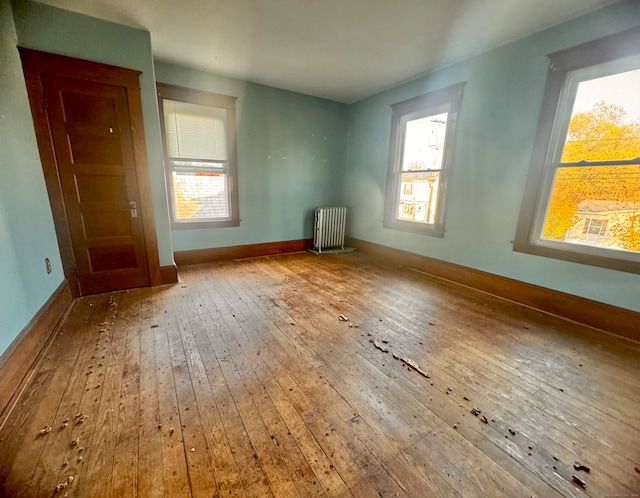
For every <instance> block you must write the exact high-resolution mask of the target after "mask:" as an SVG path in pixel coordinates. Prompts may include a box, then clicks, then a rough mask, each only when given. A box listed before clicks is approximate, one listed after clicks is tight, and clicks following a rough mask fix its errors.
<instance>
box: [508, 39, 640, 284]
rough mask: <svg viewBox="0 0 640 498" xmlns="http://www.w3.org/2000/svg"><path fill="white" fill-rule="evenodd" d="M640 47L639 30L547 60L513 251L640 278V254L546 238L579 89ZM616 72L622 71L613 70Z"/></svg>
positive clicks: (621, 62)
mask: <svg viewBox="0 0 640 498" xmlns="http://www.w3.org/2000/svg"><path fill="white" fill-rule="evenodd" d="M638 47H640V28H633V29H630V30H627V31H623V32H621V33H618V34H615V35H611V36H608V37H605V38H600V39H597V40H593V41H591V42H588V43H585V44H583V45H579V46H577V47H572V48H569V49H565V50H562V51H560V52H556V53H554V54H550V55H549V56H548V57H549V59H550V61H551V63H550V66H549V74H548V77H547V85H546V87H545V92H544V97H543V102H542V108H541V111H540V120H539V123H538V131H537V134H536V140H535V144H534V149H533V153H532V156H531V166H530V168H529V175H528V177H527V183H526V187H525V193H524V197H523V202H522V207H521V209H520V217H519V220H518V227H517V231H516V237H515V240H514V244H513V249H514V251H518V252H524V253H528V254H535V255H539V256H545V257H550V258H556V259H562V260H566V261H573V262H577V263H582V264H587V265H592V266H600V267H604V268H612V269H616V270H621V271H627V272H632V273H640V255H639V254H636V253H632V252H627V251H618V250H612V249H608V248H600V247H594V246H588V245H580V244H569V243H565V242H561V241H553V240H546V239H543V238H541V233H542V226H543V224H544V217H545V215H546V208H547V204H548V202H549V198H550V195H551V187H552V183H553V176H554V174H555V170H556V168H557V164H556V163H557V162H558V161H559V159H558V158H559V157H560V155H561V149H562V146H563V145H564V139H565V137H566V130H567V128H568V125H569V121H570V119H571V110H572V107H573V102H574V99H575V94H576V91H577V85H578V83H579V82H580V81H583V80H585V79H589V78H590V77H594V71H604V70H606V69H605V68H608V69H609V70H610V73H611V74H613V73H617V72H621V71H623V70H624V69H620V68H621V67H622V66H620V64H627V63H628V60H629V58H632V57H634V58H635V57H636V56H640V49H639V48H638ZM623 59H627V60H623ZM616 66H617V67H618V69H614V68H616ZM598 75H599V73H598ZM554 161H555V162H556V163H554ZM554 164H556V165H554ZM596 165H597V162H596ZM585 166H593V164H586V165H585Z"/></svg>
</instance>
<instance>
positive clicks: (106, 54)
mask: <svg viewBox="0 0 640 498" xmlns="http://www.w3.org/2000/svg"><path fill="white" fill-rule="evenodd" d="M14 17H15V25H16V31H17V33H18V42H19V44H20V46H22V47H26V48H32V49H36V50H42V51H44V52H51V53H55V54H59V55H67V56H70V57H77V58H79V59H85V60H90V61H95V62H102V63H105V64H112V65H114V66H120V67H125V68H129V69H135V70H138V71H141V72H142V74H141V75H140V93H141V98H142V113H143V116H144V127H145V130H144V131H145V139H146V143H147V159H148V162H149V173H150V177H151V190H152V197H153V205H154V211H155V224H156V234H157V239H158V255H159V258H160V264H161V265H171V264H173V249H172V245H171V230H170V225H169V217H168V208H167V197H166V186H165V181H164V178H165V177H164V173H163V166H162V164H163V162H162V161H163V160H162V142H161V136H160V119H159V117H158V102H157V99H156V88H155V76H154V74H153V59H152V56H151V37H150V35H149V33H148V32H147V31H142V30H139V29H134V28H129V27H127V26H122V25H119V24H114V23H110V22H106V21H102V20H99V19H95V18H93V17H88V16H84V15H81V14H76V13H73V12H69V11H66V10H62V9H57V8H55V7H50V6H48V5H44V4H40V3H37V2H32V1H29V0H16V1H15V2H14Z"/></svg>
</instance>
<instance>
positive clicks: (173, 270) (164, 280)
mask: <svg viewBox="0 0 640 498" xmlns="http://www.w3.org/2000/svg"><path fill="white" fill-rule="evenodd" d="M176 283H178V267H177V266H176V265H167V266H161V267H160V283H159V284H158V285H167V284H176Z"/></svg>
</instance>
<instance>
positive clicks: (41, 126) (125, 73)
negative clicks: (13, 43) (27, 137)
mask: <svg viewBox="0 0 640 498" xmlns="http://www.w3.org/2000/svg"><path fill="white" fill-rule="evenodd" d="M18 50H19V52H20V57H21V59H22V69H23V72H24V76H25V81H26V85H27V93H28V95H29V103H30V105H31V115H32V117H33V125H34V128H35V132H36V139H37V142H38V149H39V151H40V160H41V161H42V170H43V172H44V179H45V183H46V186H47V192H48V194H49V203H50V204H51V212H52V214H53V223H54V226H55V229H56V236H57V238H58V245H59V248H60V257H61V259H62V267H63V271H64V276H65V278H66V279H67V281H68V282H69V286H70V288H71V293H72V295H73V296H74V297H78V296H80V295H81V291H80V284H79V280H78V275H77V272H76V261H75V256H74V253H73V245H72V242H71V233H70V231H69V223H68V220H67V214H66V211H65V206H64V198H63V195H62V186H61V184H60V178H59V174H58V165H57V162H56V159H55V151H54V147H53V141H52V139H51V133H50V129H49V120H48V117H47V110H46V103H45V98H44V89H43V85H42V75H44V74H50V75H54V76H62V77H68V78H74V79H77V80H84V81H90V82H94V83H104V84H109V85H115V86H120V87H123V88H124V89H125V92H126V95H127V102H128V105H129V119H130V123H131V135H132V138H133V153H134V161H135V170H136V177H137V180H138V194H139V197H140V206H139V211H140V216H141V218H142V231H143V236H144V242H145V247H146V257H147V267H148V271H149V282H150V283H151V285H152V286H156V285H161V284H162V283H164V282H163V280H162V271H161V268H160V261H159V258H158V241H157V238H156V228H155V219H154V212H153V202H152V198H151V182H150V178H149V165H148V161H147V146H146V142H145V137H144V120H143V117H142V102H141V100H140V80H139V76H140V74H141V72H140V71H135V70H133V69H126V68H121V67H117V66H111V65H108V64H102V63H99V62H91V61H85V60H82V59H76V58H73V57H67V56H63V55H56V54H50V53H47V52H41V51H38V50H32V49H28V48H23V47H18Z"/></svg>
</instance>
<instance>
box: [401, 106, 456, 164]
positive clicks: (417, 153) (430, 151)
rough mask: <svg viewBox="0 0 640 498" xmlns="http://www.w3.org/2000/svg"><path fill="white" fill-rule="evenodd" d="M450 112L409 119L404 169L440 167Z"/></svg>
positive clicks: (403, 160)
mask: <svg viewBox="0 0 640 498" xmlns="http://www.w3.org/2000/svg"><path fill="white" fill-rule="evenodd" d="M447 116H448V113H446V112H445V113H442V114H434V115H432V116H427V117H424V118H420V119H412V120H410V121H407V124H406V127H405V138H404V151H403V154H402V170H403V171H411V170H420V169H440V168H441V167H442V156H443V154H444V138H445V133H446V131H447Z"/></svg>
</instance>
